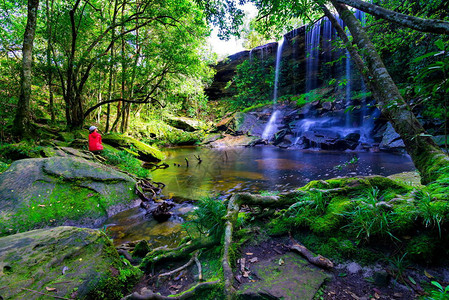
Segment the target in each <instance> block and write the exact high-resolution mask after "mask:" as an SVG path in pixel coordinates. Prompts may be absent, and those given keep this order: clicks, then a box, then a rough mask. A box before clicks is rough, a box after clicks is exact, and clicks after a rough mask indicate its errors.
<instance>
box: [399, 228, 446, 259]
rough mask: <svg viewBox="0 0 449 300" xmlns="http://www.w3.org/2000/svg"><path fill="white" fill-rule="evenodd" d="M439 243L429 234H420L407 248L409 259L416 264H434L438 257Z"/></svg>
mask: <svg viewBox="0 0 449 300" xmlns="http://www.w3.org/2000/svg"><path fill="white" fill-rule="evenodd" d="M438 248H439V241H438V240H437V239H436V238H434V237H431V236H429V235H427V234H420V235H417V236H415V237H413V239H411V240H410V241H409V242H408V243H407V246H406V248H405V251H406V252H407V253H408V257H409V258H410V259H411V260H413V261H416V262H422V261H423V260H424V261H426V262H429V263H430V262H432V261H433V260H434V259H435V256H436V255H437V254H436V253H437V251H436V250H437V249H438Z"/></svg>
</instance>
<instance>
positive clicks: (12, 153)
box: [0, 140, 43, 162]
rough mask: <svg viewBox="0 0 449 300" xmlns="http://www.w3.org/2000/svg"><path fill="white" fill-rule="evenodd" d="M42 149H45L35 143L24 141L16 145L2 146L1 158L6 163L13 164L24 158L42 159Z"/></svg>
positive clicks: (0, 148) (0, 147) (0, 150)
mask: <svg viewBox="0 0 449 300" xmlns="http://www.w3.org/2000/svg"><path fill="white" fill-rule="evenodd" d="M42 149H43V147H41V146H39V145H36V143H35V142H34V141H27V140H24V141H21V142H20V143H16V144H6V145H2V146H0V157H1V158H2V159H3V160H4V161H5V162H12V161H14V160H18V159H23V158H38V157H41V151H42Z"/></svg>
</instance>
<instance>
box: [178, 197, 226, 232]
mask: <svg viewBox="0 0 449 300" xmlns="http://www.w3.org/2000/svg"><path fill="white" fill-rule="evenodd" d="M197 206H198V207H197V209H195V210H194V211H193V212H192V213H191V214H192V216H191V219H190V220H189V221H187V222H186V223H184V224H183V227H184V229H185V230H186V231H187V233H188V234H189V235H191V236H193V235H196V234H199V235H200V236H210V237H212V238H215V239H221V237H222V235H223V233H224V229H225V219H224V217H225V216H226V213H227V209H226V206H225V205H224V204H223V202H221V201H220V200H218V199H215V198H211V197H204V198H201V199H200V200H199V201H198V202H197Z"/></svg>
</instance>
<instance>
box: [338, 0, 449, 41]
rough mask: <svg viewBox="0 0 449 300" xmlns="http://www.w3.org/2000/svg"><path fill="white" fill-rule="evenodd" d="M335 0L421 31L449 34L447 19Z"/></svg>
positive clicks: (361, 2)
mask: <svg viewBox="0 0 449 300" xmlns="http://www.w3.org/2000/svg"><path fill="white" fill-rule="evenodd" d="M337 2H340V3H343V4H346V5H349V6H352V7H354V8H357V9H359V10H361V11H364V12H366V13H368V14H370V15H373V16H376V17H379V18H382V19H385V20H388V21H390V22H393V23H396V24H399V25H402V26H405V27H408V28H411V29H415V30H418V31H421V32H430V33H437V34H449V22H447V21H443V20H436V19H423V18H418V17H414V16H410V15H406V14H401V13H398V12H396V11H393V10H389V9H385V8H383V7H381V6H378V5H375V4H372V3H370V2H365V1H361V0H337Z"/></svg>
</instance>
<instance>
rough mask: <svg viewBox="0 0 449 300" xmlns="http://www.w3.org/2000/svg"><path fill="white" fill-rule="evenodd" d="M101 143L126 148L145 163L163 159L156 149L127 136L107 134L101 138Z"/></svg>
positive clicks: (162, 155)
mask: <svg viewBox="0 0 449 300" xmlns="http://www.w3.org/2000/svg"><path fill="white" fill-rule="evenodd" d="M103 141H104V142H105V143H107V144H110V145H112V146H115V147H120V148H127V149H129V150H131V151H133V152H136V153H138V155H139V158H140V159H142V160H145V161H161V160H163V159H165V156H164V154H163V153H162V152H161V151H160V150H159V149H157V148H156V147H153V146H150V145H147V144H145V143H143V142H141V141H138V140H136V139H134V138H132V137H129V136H124V135H119V134H107V135H104V136H103Z"/></svg>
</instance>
